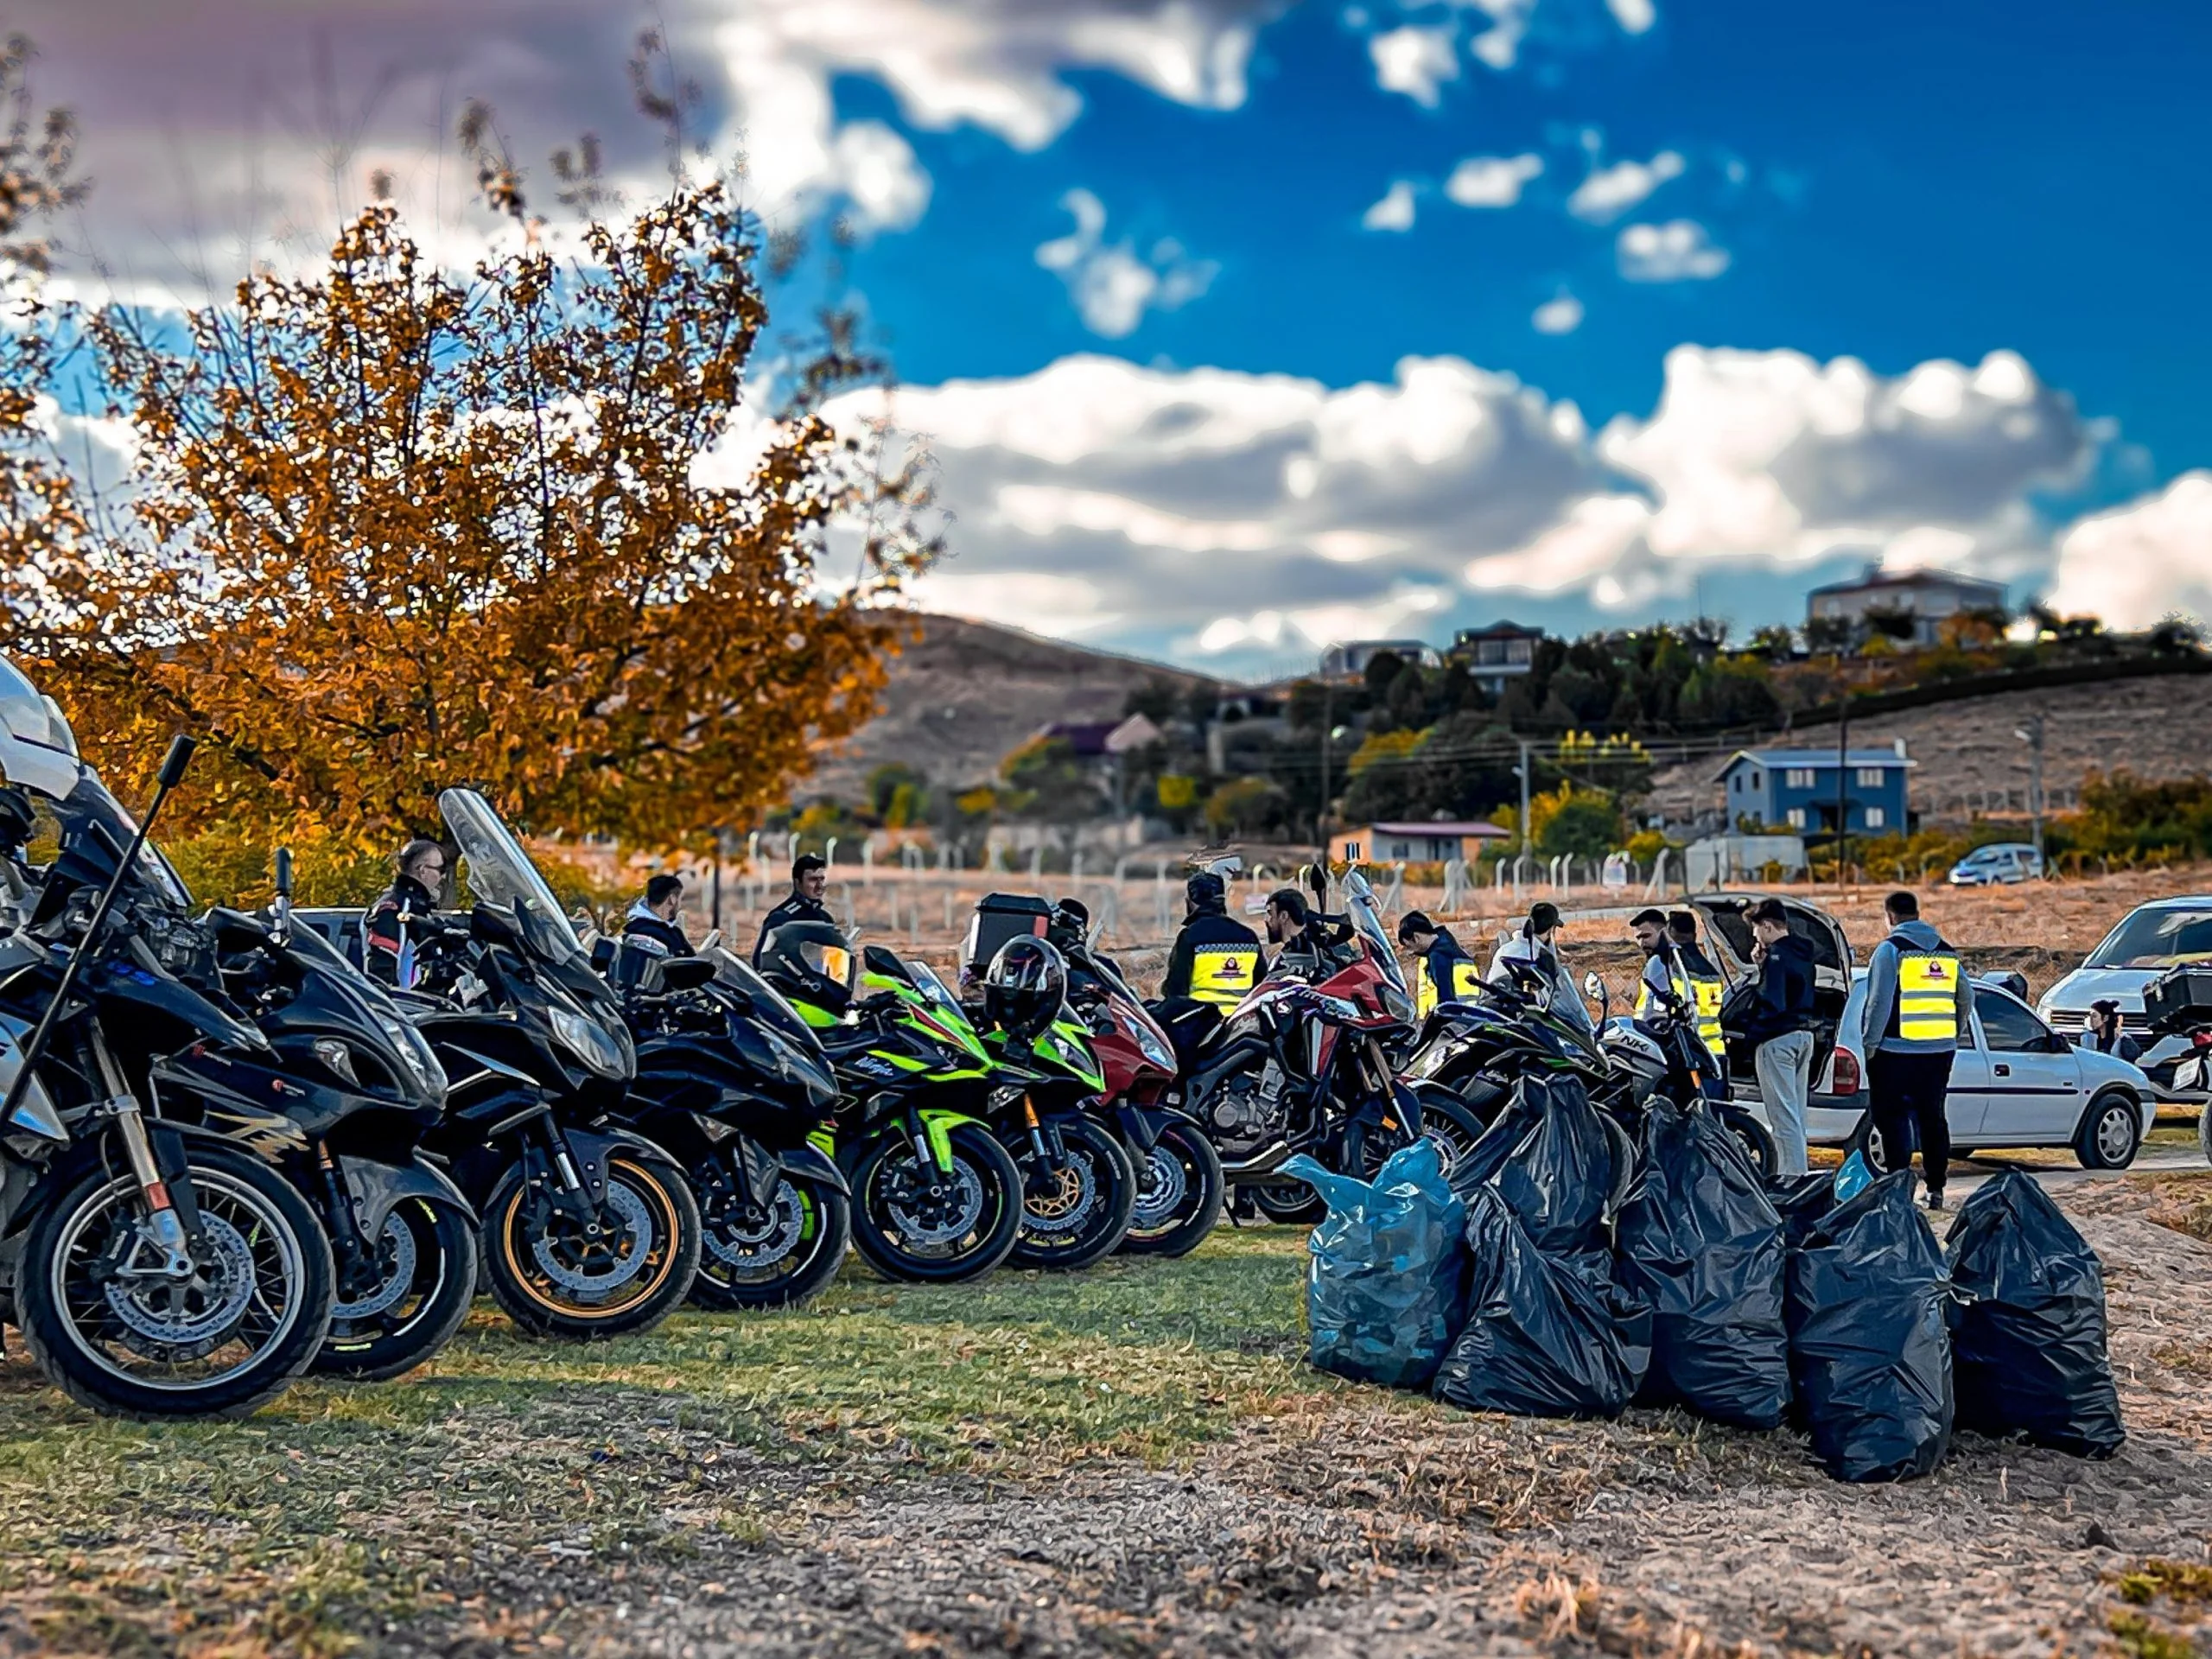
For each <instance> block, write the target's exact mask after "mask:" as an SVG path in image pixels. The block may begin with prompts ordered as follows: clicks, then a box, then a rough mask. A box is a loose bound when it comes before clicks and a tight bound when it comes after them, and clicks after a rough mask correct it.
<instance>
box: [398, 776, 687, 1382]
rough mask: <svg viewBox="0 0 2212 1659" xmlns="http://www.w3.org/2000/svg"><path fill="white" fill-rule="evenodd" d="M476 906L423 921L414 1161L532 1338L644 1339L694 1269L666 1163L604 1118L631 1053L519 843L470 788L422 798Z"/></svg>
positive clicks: (678, 1180)
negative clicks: (459, 1201) (436, 1070)
mask: <svg viewBox="0 0 2212 1659" xmlns="http://www.w3.org/2000/svg"><path fill="white" fill-rule="evenodd" d="M438 806H439V810H441V811H442V813H443V815H444V817H445V822H446V826H447V829H448V831H449V832H450V833H451V834H452V836H453V837H454V843H455V845H457V846H458V847H459V848H460V849H461V858H462V859H463V861H465V864H466V867H467V878H468V885H469V888H470V890H471V892H472V893H474V896H475V898H476V899H477V903H476V906H475V907H474V909H473V910H471V911H470V912H468V915H467V918H466V919H465V920H464V919H458V918H446V919H444V920H443V921H442V923H438V924H433V925H432V927H433V929H434V931H433V933H432V937H431V938H429V939H428V940H427V941H426V942H425V947H424V950H423V958H424V963H425V975H424V977H423V980H422V981H421V982H419V983H418V986H417V987H416V990H418V991H421V990H427V991H429V992H430V993H433V994H434V995H435V997H437V998H439V999H442V1000H441V1001H424V1000H423V999H422V998H421V997H420V996H419V995H418V996H416V997H415V998H413V999H410V1001H409V1002H407V1003H404V1004H403V1006H405V1007H408V1008H409V1013H410V1018H411V1019H412V1020H414V1023H415V1025H416V1029H417V1030H419V1031H420V1032H421V1033H422V1034H423V1037H424V1038H425V1039H427V1040H428V1041H429V1045H430V1047H431V1049H432V1051H433V1052H435V1054H436V1056H437V1058H438V1063H439V1065H441V1066H442V1067H443V1069H444V1071H445V1073H446V1076H447V1077H448V1080H449V1081H448V1090H447V1097H446V1107H447V1109H446V1116H445V1117H444V1119H443V1121H442V1122H441V1123H440V1124H439V1125H438V1127H437V1128H435V1129H434V1130H433V1131H432V1132H431V1134H430V1135H429V1141H428V1143H427V1144H428V1147H429V1150H430V1151H432V1152H434V1153H435V1154H438V1155H440V1156H441V1157H443V1158H445V1159H446V1160H448V1162H449V1164H450V1166H451V1168H452V1170H453V1174H454V1180H455V1181H456V1182H457V1183H458V1184H459V1185H460V1187H461V1191H462V1192H465V1193H467V1195H468V1197H469V1198H470V1199H471V1201H472V1202H474V1204H475V1205H476V1206H477V1210H478V1211H479V1213H480V1215H482V1217H483V1218H484V1220H483V1229H482V1230H483V1249H484V1258H485V1272H486V1277H487V1278H488V1280H489V1281H490V1285H491V1290H492V1294H493V1298H494V1299H495V1300H497V1301H498V1302H499V1306H500V1307H501V1308H503V1309H504V1310H505V1312H506V1314H507V1317H508V1318H510V1319H512V1320H513V1321H514V1322H515V1323H516V1324H517V1325H519V1326H520V1327H521V1328H522V1329H524V1330H525V1331H528V1332H531V1333H533V1334H535V1335H538V1336H556V1337H568V1338H584V1339H590V1338H602V1337H612V1336H617V1335H624V1334H629V1333H633V1332H639V1331H644V1330H648V1329H650V1328H651V1327H652V1326H653V1325H657V1324H658V1323H659V1322H660V1321H661V1320H662V1319H664V1318H666V1317H667V1315H668V1314H669V1313H671V1312H672V1311H673V1310H674V1309H675V1308H676V1307H677V1306H679V1305H680V1304H681V1303H682V1302H683V1299H684V1297H685V1296H686V1295H688V1294H690V1289H691V1282H692V1279H693V1277H694V1275H695V1274H696V1273H697V1272H698V1268H699V1251H700V1224H699V1206H698V1205H697V1203H696V1201H695V1200H694V1199H693V1198H692V1196H691V1186H690V1181H689V1180H688V1179H686V1178H685V1176H684V1173H683V1169H682V1168H681V1166H678V1165H677V1162H676V1160H674V1159H673V1158H671V1157H670V1156H669V1154H668V1153H667V1152H666V1151H665V1150H664V1148H662V1147H658V1146H656V1145H655V1144H654V1143H653V1142H652V1141H650V1140H648V1139H646V1138H645V1136H644V1135H640V1134H639V1133H638V1131H637V1130H636V1129H634V1128H632V1127H630V1125H629V1124H628V1123H626V1122H624V1121H623V1120H622V1118H621V1116H620V1114H621V1113H622V1112H623V1110H624V1109H625V1105H626V1097H627V1096H628V1092H629V1087H630V1082H631V1079H632V1077H633V1076H634V1075H635V1073H636V1068H637V1055H636V1050H635V1047H634V1046H633V1045H632V1042H631V1039H630V1032H629V1028H628V1027H627V1025H626V1023H625V1022H624V1020H623V1018H622V1010H621V1007H620V1004H619V1003H618V1002H617V1001H615V998H614V995H613V992H612V991H611V990H609V989H608V988H607V983H606V982H605V981H604V980H602V979H601V978H600V976H598V975H597V974H596V973H594V971H593V970H592V966H591V963H590V961H589V959H588V957H586V955H585V953H584V949H583V946H582V943H581V942H580V941H579V940H578V939H577V938H576V934H575V929H574V928H573V927H572V926H570V925H569V920H568V918H567V917H566V916H565V915H563V913H562V911H561V908H560V906H559V904H558V902H557V901H556V899H554V897H553V893H552V891H551V889H550V888H549V887H546V885H545V881H544V878H543V877H542V876H541V875H540V874H538V872H537V867H536V866H535V865H534V864H532V863H531V861H530V856H529V855H528V854H527V853H525V852H524V850H523V849H522V846H521V843H520V842H517V841H516V840H515V838H514V836H512V834H511V833H509V831H508V829H507V828H506V826H505V824H504V823H501V822H500V821H499V815H498V814H497V813H496V812H494V811H493V810H492V808H491V805H490V804H488V803H487V802H486V800H485V799H484V798H483V797H482V796H480V795H479V794H477V793H476V792H475V791H473V790H466V789H449V790H447V791H445V792H444V793H442V795H440V796H439V798H438Z"/></svg>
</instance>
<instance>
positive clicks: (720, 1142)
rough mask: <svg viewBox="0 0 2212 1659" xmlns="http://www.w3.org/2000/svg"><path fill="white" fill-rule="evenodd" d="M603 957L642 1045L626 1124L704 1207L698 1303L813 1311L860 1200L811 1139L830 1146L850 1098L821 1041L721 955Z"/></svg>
mask: <svg viewBox="0 0 2212 1659" xmlns="http://www.w3.org/2000/svg"><path fill="white" fill-rule="evenodd" d="M593 958H594V963H599V964H600V965H601V966H603V967H604V969H606V971H607V977H608V979H609V981H610V982H612V983H613V985H614V986H615V988H617V990H618V991H619V992H620V994H621V996H622V1012H623V1016H624V1018H625V1019H626V1020H627V1021H628V1022H629V1027H630V1033H631V1036H632V1039H634V1040H635V1042H636V1044H637V1051H638V1075H637V1077H636V1079H635V1080H634V1081H633V1082H632V1084H631V1086H630V1097H629V1100H628V1102H627V1103H626V1105H625V1106H624V1108H623V1109H622V1114H621V1115H622V1116H623V1118H624V1120H625V1121H626V1122H629V1123H631V1124H632V1125H633V1126H634V1127H635V1128H637V1129H638V1131H639V1133H640V1134H642V1135H645V1136H646V1137H648V1138H649V1139H650V1140H651V1141H652V1142H653V1144H655V1145H656V1146H659V1147H665V1148H666V1149H667V1150H668V1151H669V1152H670V1153H671V1154H674V1155H675V1157H676V1159H677V1161H678V1162H680V1163H681V1164H682V1165H683V1167H684V1168H685V1169H686V1170H688V1171H689V1172H690V1177H691V1185H692V1190H693V1192H694V1193H695V1195H696V1197H697V1198H698V1201H699V1212H700V1218H701V1221H702V1226H703V1229H704V1235H703V1236H704V1248H703V1249H702V1253H701V1255H700V1258H699V1276H698V1277H697V1278H696V1280H694V1281H692V1286H691V1300H693V1301H695V1302H696V1303H697V1304H698V1305H699V1306H702V1307H711V1308H734V1307H796V1306H800V1305H802V1304H804V1303H805V1302H809V1301H811V1300H813V1299H814V1298H815V1297H817V1296H818V1295H820V1294H822V1292H823V1290H824V1289H826V1288H827V1287H829V1283H830V1281H832V1280H834V1279H835V1278H836V1276H837V1268H838V1267H839V1266H840V1265H841V1264H842V1262H843V1261H844V1259H845V1252H846V1250H847V1249H848V1248H849V1246H850V1245H851V1243H852V1236H853V1206H852V1196H851V1189H850V1187H849V1185H847V1183H846V1180H845V1176H844V1173H843V1172H842V1170H840V1169H839V1168H838V1167H837V1165H836V1161H835V1160H834V1159H833V1158H832V1157H831V1156H830V1155H829V1152H827V1151H825V1150H824V1149H823V1146H822V1145H821V1144H820V1142H819V1141H817V1140H816V1139H814V1138H813V1137H815V1136H817V1135H820V1136H821V1139H822V1140H823V1141H827V1140H829V1135H827V1134H825V1133H823V1131H824V1129H825V1128H826V1126H827V1125H828V1124H829V1123H830V1122H832V1121H833V1120H834V1119H835V1117H836V1111H837V1103H838V1098H839V1096H838V1089H837V1079H836V1075H835V1073H833V1072H832V1071H831V1070H830V1068H829V1057H828V1056H827V1055H826V1054H824V1053H823V1050H822V1045H821V1043H820V1041H819V1040H818V1039H817V1038H816V1037H815V1035H814V1033H813V1032H811V1031H810V1030H809V1029H808V1028H807V1026H806V1023H805V1021H804V1020H801V1019H800V1018H799V1017H798V1014H796V1013H795V1012H793V1010H792V1008H791V1005H790V1004H789V1003H788V1002H786V1001H784V999H783V998H782V997H781V996H779V995H777V993H776V991H775V989H774V988H772V986H770V985H769V984H768V982H766V980H764V979H762V978H761V977H760V976H759V975H758V974H756V973H754V972H753V969H751V968H749V967H747V965H746V964H745V963H742V962H741V961H739V960H738V959H737V958H736V957H734V956H732V955H731V954H730V953H729V952H728V951H727V950H720V949H718V948H715V946H713V945H712V944H709V947H708V949H707V950H706V951H705V952H704V953H703V954H702V955H701V956H698V957H689V958H682V957H679V958H675V959H670V958H667V957H655V956H652V955H651V954H650V953H648V952H646V951H644V950H640V949H639V948H638V947H637V946H636V945H634V944H630V943H628V942H623V943H620V944H617V943H616V942H615V941H613V940H611V939H602V940H601V941H600V942H599V943H598V944H596V945H595V946H594V950H593ZM831 1144H832V1145H833V1146H834V1144H835V1143H834V1141H833V1142H831Z"/></svg>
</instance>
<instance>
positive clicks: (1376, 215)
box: [1359, 179, 1414, 231]
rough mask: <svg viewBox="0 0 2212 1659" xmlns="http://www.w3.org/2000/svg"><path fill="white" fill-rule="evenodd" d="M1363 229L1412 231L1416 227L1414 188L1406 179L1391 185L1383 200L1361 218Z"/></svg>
mask: <svg viewBox="0 0 2212 1659" xmlns="http://www.w3.org/2000/svg"><path fill="white" fill-rule="evenodd" d="M1359 222H1360V225H1361V226H1362V228H1363V229H1366V230H1370V231H1410V230H1411V229H1413V227H1414V188H1413V186H1412V185H1411V184H1410V183H1408V181H1406V180H1404V179H1400V180H1398V181H1396V182H1395V183H1394V184H1392V185H1391V187H1390V188H1389V189H1388V190H1387V191H1385V192H1384V193H1383V199H1382V200H1379V201H1377V202H1376V204H1375V205H1374V206H1373V207H1370V208H1369V209H1368V210H1367V211H1366V212H1365V213H1362V214H1361V215H1360V216H1359Z"/></svg>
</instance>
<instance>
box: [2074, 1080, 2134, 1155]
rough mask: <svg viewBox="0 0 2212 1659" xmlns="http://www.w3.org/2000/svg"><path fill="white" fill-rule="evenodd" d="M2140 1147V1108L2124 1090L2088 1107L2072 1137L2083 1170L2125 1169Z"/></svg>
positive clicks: (2106, 1095) (2091, 1103)
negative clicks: (2080, 1125) (2079, 1126)
mask: <svg viewBox="0 0 2212 1659" xmlns="http://www.w3.org/2000/svg"><path fill="white" fill-rule="evenodd" d="M2142 1144H2143V1107H2142V1103H2140V1102H2139V1101H2138V1100H2137V1099H2136V1098H2135V1096H2133V1095H2131V1094H2129V1093H2128V1092H2127V1091H2126V1090H2124V1089H2113V1090H2107V1092H2105V1093H2104V1094H2101V1095H2099V1096H2097V1097H2096V1098H2095V1099H2094V1100H2093V1101H2091V1102H2090V1103H2089V1109H2088V1111H2087V1112H2085V1113H2083V1114H2082V1127H2081V1128H2080V1129H2078V1130H2077V1131H2075V1135H2074V1155H2075V1157H2076V1158H2078V1159H2079V1160H2081V1162H2082V1168H2084V1169H2126V1167H2127V1166H2129V1165H2130V1164H2132V1163H2133V1162H2134V1161H2135V1154H2136V1153H2137V1151H2138V1150H2139V1149H2140V1147H2142Z"/></svg>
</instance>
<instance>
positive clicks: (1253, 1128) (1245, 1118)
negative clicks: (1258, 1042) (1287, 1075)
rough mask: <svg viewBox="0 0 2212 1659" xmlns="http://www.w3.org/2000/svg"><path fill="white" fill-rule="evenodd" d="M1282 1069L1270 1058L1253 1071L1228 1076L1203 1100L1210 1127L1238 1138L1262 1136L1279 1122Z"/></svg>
mask: <svg viewBox="0 0 2212 1659" xmlns="http://www.w3.org/2000/svg"><path fill="white" fill-rule="evenodd" d="M1282 1084H1283V1077H1282V1069H1281V1067H1280V1066H1278V1065H1276V1064H1275V1062H1274V1060H1273V1059H1272V1058H1271V1059H1269V1060H1268V1063H1267V1065H1265V1066H1263V1067H1262V1068H1261V1070H1260V1071H1257V1072H1251V1071H1241V1072H1239V1073H1237V1075H1236V1076H1235V1077H1231V1078H1230V1079H1228V1081H1226V1082H1225V1083H1224V1084H1222V1086H1221V1090H1220V1092H1218V1093H1217V1094H1216V1095H1215V1096H1214V1097H1213V1099H1212V1100H1211V1101H1210V1102H1209V1103H1207V1113H1208V1116H1210V1117H1211V1119H1212V1121H1213V1126H1214V1128H1216V1129H1217V1130H1218V1131H1219V1132H1220V1133H1221V1134H1222V1135H1224V1136H1226V1137H1228V1138H1229V1139H1230V1140H1232V1141H1239V1142H1252V1141H1262V1140H1264V1139H1266V1138H1267V1137H1268V1135H1271V1134H1273V1133H1274V1132H1275V1131H1276V1130H1278V1129H1279V1128H1281V1125H1282V1116H1283V1107H1282Z"/></svg>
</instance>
